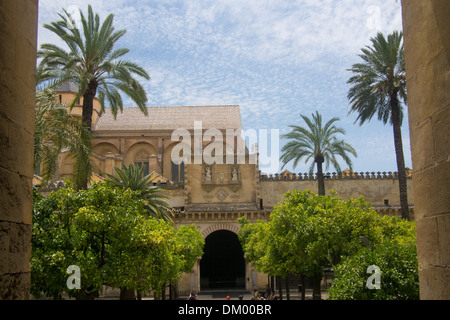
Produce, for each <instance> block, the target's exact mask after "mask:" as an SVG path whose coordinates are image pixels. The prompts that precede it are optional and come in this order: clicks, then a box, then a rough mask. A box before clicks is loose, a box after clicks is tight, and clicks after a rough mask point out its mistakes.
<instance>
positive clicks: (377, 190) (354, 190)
mask: <svg viewBox="0 0 450 320" xmlns="http://www.w3.org/2000/svg"><path fill="white" fill-rule="evenodd" d="M407 188H408V201H409V204H410V206H413V205H414V196H413V186H412V181H411V178H408V179H407ZM259 189H260V195H261V198H262V199H263V205H264V208H272V207H273V206H274V205H276V204H277V203H278V202H279V201H280V200H281V198H282V197H283V194H285V193H286V192H288V191H293V190H296V189H298V190H311V191H313V192H317V189H318V185H317V180H315V179H314V178H310V177H309V176H308V175H307V174H301V175H295V176H287V177H286V176H281V175H276V176H270V177H267V176H262V177H261V178H260V187H259ZM325 190H326V193H327V194H329V192H330V191H331V190H334V191H336V192H337V194H338V196H339V197H341V198H343V199H349V198H358V197H359V196H364V198H365V199H366V200H367V201H369V202H370V203H371V205H372V206H374V207H386V208H389V206H390V207H398V206H400V194H399V188H398V178H397V176H396V173H392V172H388V173H386V172H377V173H375V172H374V173H367V174H353V175H352V176H344V177H343V178H342V179H339V178H338V176H337V175H336V174H330V175H329V178H328V179H325ZM386 201H387V202H386Z"/></svg>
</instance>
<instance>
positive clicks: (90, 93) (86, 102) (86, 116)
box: [81, 82, 98, 131]
mask: <svg viewBox="0 0 450 320" xmlns="http://www.w3.org/2000/svg"><path fill="white" fill-rule="evenodd" d="M97 87H98V85H97V83H96V82H90V83H89V86H88V88H87V90H86V92H85V93H84V95H83V114H82V120H81V121H82V122H83V124H84V126H85V127H86V128H87V129H88V130H89V131H92V113H93V112H94V98H95V95H96V94H97Z"/></svg>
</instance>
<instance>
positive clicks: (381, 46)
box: [348, 31, 407, 125]
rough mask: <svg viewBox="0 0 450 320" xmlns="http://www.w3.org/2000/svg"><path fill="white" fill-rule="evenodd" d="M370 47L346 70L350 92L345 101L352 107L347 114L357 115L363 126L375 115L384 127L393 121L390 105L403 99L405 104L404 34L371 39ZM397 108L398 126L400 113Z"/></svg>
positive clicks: (401, 115) (395, 33)
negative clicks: (348, 101) (349, 74)
mask: <svg viewBox="0 0 450 320" xmlns="http://www.w3.org/2000/svg"><path fill="white" fill-rule="evenodd" d="M370 40H371V42H372V46H370V47H369V46H367V47H366V48H363V49H362V50H361V51H362V54H360V55H359V56H360V57H361V59H362V60H363V62H361V63H356V64H354V65H353V66H352V68H351V69H350V70H349V71H351V72H352V73H353V76H352V77H351V78H350V79H349V80H348V84H350V85H351V88H350V90H349V92H348V98H349V100H350V102H351V103H352V107H351V110H350V112H356V113H357V114H358V117H357V119H356V121H358V120H359V122H360V124H361V125H362V124H363V123H365V122H366V121H370V120H371V119H372V117H373V116H374V115H377V117H378V120H380V121H382V122H383V123H385V124H386V123H387V122H388V121H390V122H391V123H393V119H392V105H391V103H392V101H393V99H395V100H396V101H397V99H399V98H400V99H402V100H403V102H404V103H405V104H406V102H407V96H406V71H405V53H404V48H403V43H402V40H403V33H402V32H398V31H395V32H393V33H392V34H390V35H388V37H387V39H386V38H385V36H384V35H383V34H382V33H378V34H377V36H376V37H374V38H371V39H370ZM399 107H400V110H399V111H400V119H399V120H400V125H401V123H402V120H403V112H402V108H401V106H399Z"/></svg>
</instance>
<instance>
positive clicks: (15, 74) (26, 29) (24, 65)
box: [0, 0, 38, 299]
mask: <svg viewBox="0 0 450 320" xmlns="http://www.w3.org/2000/svg"><path fill="white" fill-rule="evenodd" d="M37 12H38V1H36V0H2V1H0V30H1V31H0V299H27V298H28V296H29V289H30V263H29V259H30V255H31V220H32V218H31V206H32V188H31V185H32V182H31V181H32V177H33V132H34V112H33V110H34V98H35V86H36V85H35V69H36V42H37Z"/></svg>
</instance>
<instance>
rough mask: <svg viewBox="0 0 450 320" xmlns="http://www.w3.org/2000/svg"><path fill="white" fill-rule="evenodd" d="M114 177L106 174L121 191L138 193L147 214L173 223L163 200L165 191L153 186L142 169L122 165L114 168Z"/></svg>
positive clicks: (131, 165) (135, 166)
mask: <svg viewBox="0 0 450 320" xmlns="http://www.w3.org/2000/svg"><path fill="white" fill-rule="evenodd" d="M114 170H115V171H116V175H110V174H107V176H108V178H109V180H108V183H110V184H111V185H113V186H116V187H119V188H122V189H127V188H128V189H131V190H133V191H139V192H140V197H141V198H142V199H143V200H144V201H145V207H146V209H147V212H148V213H149V214H150V215H151V216H152V217H155V218H157V219H162V220H164V221H168V222H173V213H172V211H171V208H170V206H169V205H168V204H167V202H166V201H165V200H167V199H166V198H167V197H166V196H165V195H164V193H165V190H164V189H162V188H160V187H158V186H154V185H153V182H152V179H151V177H150V176H149V175H148V176H144V167H139V166H138V165H133V164H130V165H129V166H128V167H127V166H125V165H124V164H122V168H121V169H119V168H117V167H115V168H114Z"/></svg>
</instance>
